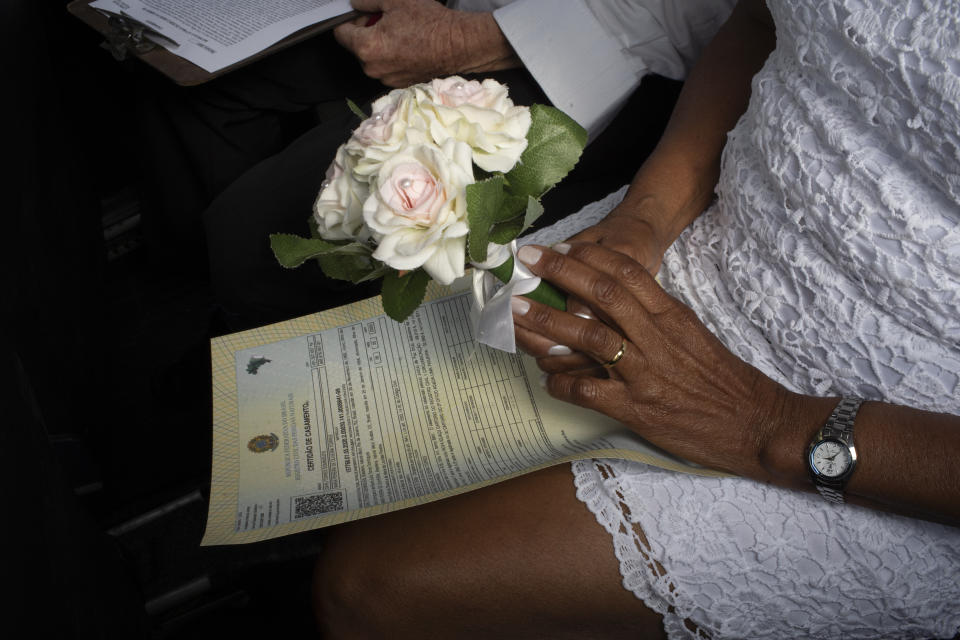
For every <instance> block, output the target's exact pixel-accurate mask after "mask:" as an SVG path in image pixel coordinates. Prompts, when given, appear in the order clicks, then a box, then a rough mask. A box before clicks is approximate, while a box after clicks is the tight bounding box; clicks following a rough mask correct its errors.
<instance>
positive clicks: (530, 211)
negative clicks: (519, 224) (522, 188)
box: [520, 196, 543, 233]
mask: <svg viewBox="0 0 960 640" xmlns="http://www.w3.org/2000/svg"><path fill="white" fill-rule="evenodd" d="M542 215H543V205H542V204H540V201H539V200H537V199H536V198H534V197H533V196H528V197H527V211H526V213H525V214H524V216H523V228H522V229H521V230H520V233H523V232H524V231H526V230H527V229H529V228H530V227H532V226H533V223H534V222H536V221H537V218H539V217H540V216H542Z"/></svg>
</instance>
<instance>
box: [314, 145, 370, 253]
mask: <svg viewBox="0 0 960 640" xmlns="http://www.w3.org/2000/svg"><path fill="white" fill-rule="evenodd" d="M356 162H357V159H356V158H355V157H354V156H353V155H351V154H350V153H347V150H346V148H345V146H343V145H342V146H341V147H340V148H339V149H337V155H336V158H335V159H334V161H333V163H331V165H330V167H329V168H328V169H327V174H326V178H325V179H324V181H323V184H322V185H321V188H320V193H319V195H318V196H317V200H316V202H314V205H313V217H314V219H315V220H316V221H317V230H318V231H319V233H320V237H321V238H324V239H326V240H359V241H364V240H366V239H368V238H369V237H370V232H369V230H368V229H367V228H366V227H365V226H364V224H363V203H364V201H365V200H366V199H367V195H368V192H369V187H368V186H367V184H366V183H365V182H361V181H359V180H357V178H356V176H355V175H354V168H355V165H356Z"/></svg>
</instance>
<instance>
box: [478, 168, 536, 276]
mask: <svg viewBox="0 0 960 640" xmlns="http://www.w3.org/2000/svg"><path fill="white" fill-rule="evenodd" d="M503 187H504V178H503V174H496V175H494V176H493V177H492V178H488V179H487V180H484V181H482V182H474V183H473V184H470V185H467V223H468V224H469V225H470V233H469V235H468V236H467V251H468V254H469V258H470V260H471V261H472V262H483V261H484V260H486V259H487V243H488V242H490V241H491V240H492V239H491V238H490V233H491V230H492V229H495V228H496V227H497V226H498V225H499V224H501V223H504V222H507V221H512V220H513V219H514V218H518V217H519V215H520V214H521V213H522V212H523V207H524V205H525V204H526V202H525V200H524V199H523V198H519V197H517V196H511V195H509V194H506V193H504V191H503ZM515 237H516V235H514V236H513V238H515ZM513 238H511V240H512V239H513ZM492 241H493V242H497V243H498V244H506V243H504V242H500V241H498V240H492ZM507 242H510V240H507Z"/></svg>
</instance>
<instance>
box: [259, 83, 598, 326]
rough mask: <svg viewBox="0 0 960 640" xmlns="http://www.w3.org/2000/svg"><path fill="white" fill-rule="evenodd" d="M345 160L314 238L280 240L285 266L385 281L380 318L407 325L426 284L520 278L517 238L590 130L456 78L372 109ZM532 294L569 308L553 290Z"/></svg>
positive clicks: (321, 206)
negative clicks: (312, 263)
mask: <svg viewBox="0 0 960 640" xmlns="http://www.w3.org/2000/svg"><path fill="white" fill-rule="evenodd" d="M350 106H351V108H352V109H354V111H355V112H357V114H358V115H359V116H360V117H361V119H362V122H361V123H360V125H359V126H358V127H357V129H356V130H355V131H354V132H353V134H352V135H351V137H350V139H349V140H348V141H347V142H346V143H345V144H343V145H341V147H340V148H339V149H338V150H337V154H336V158H335V159H334V161H333V163H332V164H331V165H330V167H329V169H327V173H326V178H325V179H324V180H323V183H322V186H321V189H320V193H319V195H318V197H317V200H316V203H315V205H314V213H313V217H312V219H311V220H310V226H311V231H312V233H311V236H312V237H310V238H301V237H299V236H295V235H290V234H274V235H272V236H271V237H270V242H271V247H272V248H273V251H274V254H275V255H276V257H277V259H278V260H279V262H280V264H282V265H283V266H285V267H289V268H293V267H297V266H299V265H301V264H303V262H305V261H306V260H310V259H316V260H317V261H318V262H319V264H320V267H321V268H322V269H323V271H324V273H325V274H327V275H328V276H330V277H332V278H338V279H343V280H349V281H352V282H357V283H358V282H363V281H368V280H371V279H376V278H383V290H382V299H383V308H384V311H385V312H386V313H387V314H388V315H389V316H390V317H391V318H393V319H394V320H397V321H400V322H402V321H403V320H404V319H405V318H406V317H407V316H408V315H410V313H412V312H413V311H414V310H415V309H416V308H417V307H418V306H419V305H420V303H421V302H422V301H423V295H424V292H425V290H426V286H427V282H428V281H429V279H431V278H432V279H434V280H436V281H437V282H439V283H441V284H450V283H451V282H453V281H454V279H456V278H458V277H459V276H462V275H463V274H464V270H465V267H466V266H467V265H468V264H472V265H473V266H475V267H478V268H480V269H484V270H487V271H489V272H490V273H493V274H495V275H496V276H497V278H499V279H500V280H501V281H502V282H508V281H510V280H511V279H512V278H513V277H514V270H515V264H514V263H515V261H514V260H513V253H512V251H511V246H512V244H511V243H512V242H513V240H514V239H515V238H516V237H517V236H518V235H520V233H522V232H523V231H524V230H525V229H527V228H528V227H529V226H530V225H531V224H532V223H533V221H534V220H536V218H537V217H538V216H539V215H540V214H541V213H542V212H543V208H542V207H541V206H540V202H539V201H540V198H541V197H542V196H543V194H544V193H546V192H547V191H548V190H549V189H550V188H551V187H553V186H554V185H555V184H556V183H557V182H559V181H560V180H561V179H562V178H563V177H564V176H565V175H566V174H567V173H568V172H569V171H570V170H571V169H572V168H573V166H574V165H575V164H576V162H577V160H578V159H579V157H580V153H581V152H582V151H583V147H584V145H585V144H586V137H587V136H586V132H585V131H584V130H583V128H582V127H580V126H579V125H578V124H577V123H576V122H574V121H573V120H572V119H571V118H569V117H568V116H567V115H565V114H564V113H563V112H561V111H559V110H557V109H554V108H552V107H548V106H544V105H537V104H535V105H532V106H530V107H525V106H518V105H514V104H513V102H512V101H511V100H510V97H509V95H508V92H507V87H506V86H505V85H503V84H500V83H498V82H496V81H494V80H484V81H483V82H478V81H476V80H470V81H467V80H465V79H463V78H460V77H456V76H454V77H450V78H444V79H437V80H433V81H431V82H429V83H424V84H418V85H414V86H411V87H408V88H406V89H396V90H394V91H391V92H390V93H388V94H387V95H385V96H383V97H381V98H379V99H378V100H376V101H375V102H374V103H373V114H372V115H371V116H369V117H367V116H366V115H365V114H363V113H362V112H360V110H359V109H358V108H357V107H356V106H355V105H353V104H352V103H351V105H350ZM526 295H528V296H530V297H533V298H535V299H539V300H541V301H544V302H546V303H548V304H551V305H553V306H556V307H560V308H563V305H564V304H565V300H564V298H563V296H562V295H560V294H559V293H558V292H557V291H555V290H553V289H551V288H550V287H549V286H548V285H546V283H540V284H539V286H537V288H536V289H535V290H534V291H533V292H526Z"/></svg>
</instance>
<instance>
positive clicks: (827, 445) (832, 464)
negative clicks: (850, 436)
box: [810, 440, 850, 478]
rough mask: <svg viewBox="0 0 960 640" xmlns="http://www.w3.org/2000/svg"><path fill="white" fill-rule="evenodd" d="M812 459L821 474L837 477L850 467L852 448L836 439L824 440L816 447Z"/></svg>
mask: <svg viewBox="0 0 960 640" xmlns="http://www.w3.org/2000/svg"><path fill="white" fill-rule="evenodd" d="M810 461H811V462H812V463H813V467H814V468H815V469H816V470H817V472H818V473H820V475H822V476H826V477H828V478H837V477H839V476H842V475H843V474H844V473H846V472H847V469H849V468H850V450H849V449H848V448H847V447H846V445H844V444H841V443H840V442H837V441H835V440H824V441H823V442H821V443H820V444H818V445H817V446H816V447H815V448H814V450H813V453H811V455H810Z"/></svg>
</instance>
